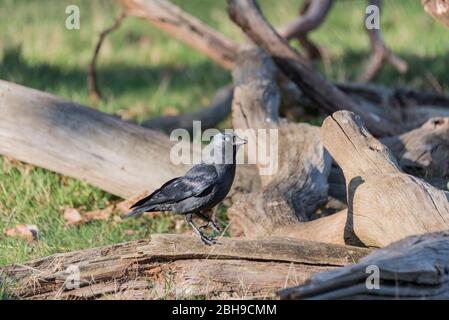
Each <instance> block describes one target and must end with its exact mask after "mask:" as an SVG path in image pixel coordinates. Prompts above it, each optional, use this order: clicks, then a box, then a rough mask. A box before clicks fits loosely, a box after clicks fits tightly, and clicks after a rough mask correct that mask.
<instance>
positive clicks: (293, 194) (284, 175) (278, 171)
mask: <svg viewBox="0 0 449 320" xmlns="http://www.w3.org/2000/svg"><path fill="white" fill-rule="evenodd" d="M233 78H234V100H233V106H232V118H233V119H232V120H233V127H234V129H238V130H244V131H243V132H245V131H246V130H251V131H250V132H249V135H248V137H247V138H248V140H249V143H248V146H249V147H251V146H253V147H255V149H254V150H253V151H249V152H250V153H252V154H250V156H254V154H256V153H257V155H258V156H259V155H260V151H262V153H264V152H263V151H264V150H266V149H267V151H268V152H266V153H268V155H269V158H268V159H269V164H267V163H264V161H262V160H261V159H260V158H259V157H257V158H256V157H255V158H254V159H255V160H256V166H257V167H258V169H259V173H260V180H261V182H262V188H261V189H260V190H253V192H252V193H250V194H248V195H244V196H242V198H241V199H240V201H239V202H238V203H236V204H235V205H233V206H232V207H231V208H230V209H229V210H228V213H229V216H230V217H231V222H232V223H233V224H234V225H239V226H240V227H241V228H242V229H243V231H244V234H245V235H248V236H256V235H266V234H270V233H271V232H272V231H273V230H274V229H276V228H279V227H281V226H285V225H295V224H297V223H298V222H305V221H308V220H310V216H311V215H312V214H313V213H314V212H315V210H316V209H317V208H318V206H319V205H320V204H322V203H323V202H324V201H325V200H327V190H328V184H327V175H328V174H329V170H330V165H331V162H330V158H329V156H328V155H327V154H326V153H325V151H324V149H323V146H322V145H321V143H320V141H319V128H318V127H315V126H311V125H309V124H304V123H302V124H294V123H288V122H286V121H285V120H282V119H280V118H279V102H280V91H279V87H278V85H277V82H276V79H277V69H276V67H275V65H274V64H273V62H272V60H271V58H270V57H269V56H268V55H267V54H266V53H264V52H263V51H262V50H260V49H255V48H248V49H246V50H242V51H240V52H239V55H238V60H237V65H236V68H235V69H234V71H233ZM260 131H264V133H265V135H262V134H261V133H260ZM270 142H272V143H270ZM267 146H269V147H268V148H267ZM270 149H271V150H270ZM270 167H271V168H272V170H271V171H270V172H264V171H266V170H267V169H268V168H270Z"/></svg>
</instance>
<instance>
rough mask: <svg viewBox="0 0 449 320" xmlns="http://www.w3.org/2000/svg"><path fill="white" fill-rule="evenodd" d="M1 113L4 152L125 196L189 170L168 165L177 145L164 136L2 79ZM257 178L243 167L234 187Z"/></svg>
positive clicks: (240, 187)
mask: <svg viewBox="0 0 449 320" xmlns="http://www.w3.org/2000/svg"><path fill="white" fill-rule="evenodd" d="M0 111H1V114H2V116H1V117H0V154H2V155H6V156H10V157H13V158H15V159H18V160H20V161H24V162H27V163H31V164H34V165H36V166H39V167H43V168H46V169H48V170H52V171H55V172H58V173H61V174H64V175H67V176H70V177H74V178H76V179H80V180H85V181H87V182H89V183H91V184H92V185H94V186H97V187H99V188H101V189H103V190H106V191H108V192H110V193H112V194H115V195H118V196H120V197H123V198H129V197H132V196H135V195H137V194H141V193H142V192H145V191H148V192H151V191H154V190H155V189H156V188H159V187H160V186H161V185H162V184H163V183H165V182H166V181H167V180H169V179H171V178H173V177H175V176H180V175H183V174H184V173H185V172H186V171H187V170H188V168H189V167H190V165H182V164H180V165H175V164H173V163H172V162H171V161H169V157H170V150H171V147H172V146H173V142H171V141H170V140H169V138H168V137H167V136H166V135H165V134H162V133H159V132H157V131H153V130H149V129H145V128H142V127H141V126H137V125H134V124H131V123H128V122H125V121H123V120H120V119H119V118H117V117H114V116H111V115H107V114H104V113H101V112H99V111H96V110H94V109H92V108H89V107H86V106H83V105H80V104H77V103H74V102H69V101H66V100H64V99H61V98H58V97H55V96H52V95H50V94H47V93H44V92H41V91H38V90H34V89H30V88H26V87H23V86H20V85H17V84H13V83H10V82H6V81H0ZM176 143H178V141H176ZM190 149H191V150H192V153H193V154H195V153H198V152H199V150H193V148H191V147H190ZM256 180H257V176H255V175H254V174H253V169H252V168H251V166H244V165H243V166H239V169H238V170H237V176H236V181H235V183H234V189H237V190H240V191H242V190H251V189H252V188H253V186H254V185H257V184H258V181H256Z"/></svg>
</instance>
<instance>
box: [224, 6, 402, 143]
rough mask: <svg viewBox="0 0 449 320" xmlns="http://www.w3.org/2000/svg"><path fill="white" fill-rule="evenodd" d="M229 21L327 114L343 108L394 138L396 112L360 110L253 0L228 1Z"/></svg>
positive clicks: (378, 132) (375, 108) (366, 107)
mask: <svg viewBox="0 0 449 320" xmlns="http://www.w3.org/2000/svg"><path fill="white" fill-rule="evenodd" d="M228 12H229V15H230V17H231V19H232V20H233V21H234V22H235V23H236V24H237V25H238V26H240V28H241V29H242V30H243V31H244V32H245V33H246V34H247V35H248V36H249V37H250V38H251V39H252V40H253V41H254V42H255V43H256V44H257V45H258V46H260V47H261V48H263V49H265V50H266V51H267V52H268V53H270V55H271V56H272V57H273V60H274V62H275V63H276V65H277V66H278V67H279V68H280V70H282V72H283V73H284V74H285V75H286V76H287V77H288V78H290V80H292V81H293V82H295V83H296V84H297V85H298V87H299V88H300V89H301V90H302V92H303V93H304V94H305V95H306V96H307V97H308V98H309V99H310V100H311V101H312V102H314V103H315V104H316V107H318V108H320V109H322V110H325V111H326V112H335V111H337V110H340V109H341V108H345V109H348V110H351V111H353V112H356V113H357V114H360V116H361V117H362V118H363V119H364V121H365V122H366V124H367V126H368V128H369V129H370V130H371V131H372V132H373V133H375V134H376V135H379V136H383V135H394V134H395V133H397V131H398V130H400V127H398V126H397V125H395V124H397V123H398V122H400V113H399V111H398V110H388V112H386V110H383V109H382V108H381V107H380V106H377V105H363V106H360V105H358V104H357V103H355V102H354V101H353V100H352V99H351V98H350V97H348V96H346V95H345V94H344V93H343V92H341V91H340V90H339V89H338V88H336V87H335V86H333V85H332V84H331V83H330V82H328V81H327V80H326V79H324V78H323V77H322V76H321V75H320V74H319V73H317V72H316V71H315V70H314V69H313V68H311V66H310V65H309V63H308V62H307V60H305V59H304V58H303V57H301V56H300V55H299V54H298V53H297V52H296V51H295V50H294V49H293V48H291V47H290V46H289V44H288V43H287V41H286V40H285V39H283V38H282V37H281V36H280V35H279V34H278V33H277V32H276V31H275V30H274V29H273V28H272V27H271V26H270V25H269V24H268V22H267V21H266V20H265V18H264V17H263V16H262V15H261V13H260V10H259V8H258V6H257V4H256V2H255V1H254V0H228Z"/></svg>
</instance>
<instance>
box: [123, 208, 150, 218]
mask: <svg viewBox="0 0 449 320" xmlns="http://www.w3.org/2000/svg"><path fill="white" fill-rule="evenodd" d="M149 209H150V208H148V207H147V206H144V207H136V208H133V209H132V210H131V211H130V212H128V214H127V215H126V217H125V219H127V218H131V217H135V216H139V215H141V214H142V213H144V212H145V211H148V210H149Z"/></svg>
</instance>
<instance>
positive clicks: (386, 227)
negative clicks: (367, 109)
mask: <svg viewBox="0 0 449 320" xmlns="http://www.w3.org/2000/svg"><path fill="white" fill-rule="evenodd" d="M321 141H322V143H323V144H324V146H325V148H326V149H327V150H328V151H329V153H330V154H331V156H332V157H333V158H334V160H335V161H336V162H337V164H338V165H339V166H340V167H341V168H342V170H343V173H344V177H345V180H346V185H347V192H348V220H350V221H351V222H352V225H353V229H354V233H355V235H356V236H357V237H358V238H359V239H360V240H361V242H362V243H363V244H365V245H367V246H375V247H383V246H385V245H388V244H389V243H391V242H394V241H397V240H399V239H402V238H404V237H406V236H410V235H415V234H423V233H428V232H435V231H442V230H446V229H448V228H449V193H448V192H445V191H442V190H438V189H436V188H434V187H433V186H431V185H430V184H428V183H427V182H425V181H423V180H422V179H419V178H416V177H414V176H411V175H408V174H405V173H403V172H402V171H401V169H400V168H399V165H398V164H397V162H396V159H395V158H394V157H393V155H392V154H391V152H390V151H389V149H388V148H387V147H386V146H385V145H383V144H382V143H381V142H380V141H379V140H377V139H375V138H374V137H373V136H372V135H371V134H370V133H369V132H368V130H367V129H366V128H365V127H364V126H363V123H362V121H361V119H360V117H358V116H356V115H355V114H353V113H351V112H348V111H339V112H336V113H334V114H333V115H332V116H330V117H328V118H327V119H326V120H325V121H324V123H323V126H322V128H321Z"/></svg>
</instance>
